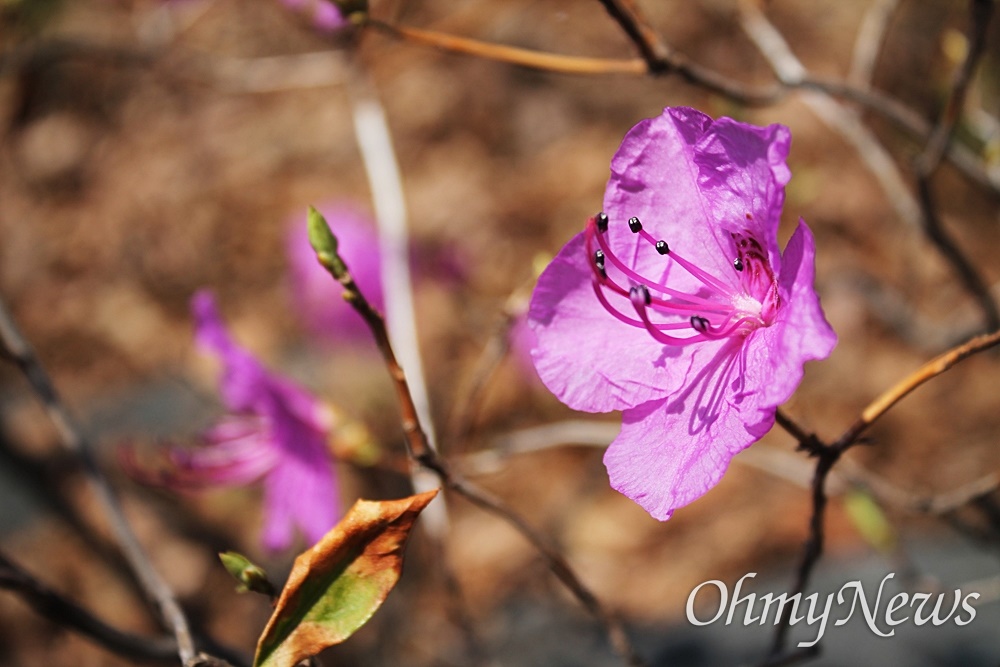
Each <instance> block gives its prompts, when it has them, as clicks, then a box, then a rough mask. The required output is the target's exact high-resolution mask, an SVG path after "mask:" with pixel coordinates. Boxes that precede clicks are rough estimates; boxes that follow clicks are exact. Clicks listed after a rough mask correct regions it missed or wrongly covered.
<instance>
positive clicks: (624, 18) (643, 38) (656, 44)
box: [600, 0, 673, 74]
mask: <svg viewBox="0 0 1000 667" xmlns="http://www.w3.org/2000/svg"><path fill="white" fill-rule="evenodd" d="M600 2H601V4H602V5H604V8H605V9H606V10H608V14H610V15H611V18H613V19H614V20H615V21H617V22H618V25H620V26H621V27H622V30H624V31H625V34H626V35H628V37H629V39H631V40H632V41H633V42H634V43H635V45H636V47H637V48H638V49H639V53H641V54H642V59H643V60H645V61H646V65H647V67H648V68H649V72H650V73H652V74H662V73H664V72H666V71H668V70H669V69H671V68H672V67H673V64H672V63H671V55H672V53H671V49H670V47H669V46H667V43H666V42H664V41H663V38H662V37H660V35H659V33H657V32H656V29H655V28H653V26H652V24H651V23H650V22H649V19H647V18H646V16H645V15H644V14H643V13H642V10H641V9H639V5H637V4H636V2H635V0H600Z"/></svg>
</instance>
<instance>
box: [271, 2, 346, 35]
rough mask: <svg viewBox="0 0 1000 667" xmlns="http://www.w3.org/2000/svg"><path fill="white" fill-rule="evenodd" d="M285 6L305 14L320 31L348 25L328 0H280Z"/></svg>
mask: <svg viewBox="0 0 1000 667" xmlns="http://www.w3.org/2000/svg"><path fill="white" fill-rule="evenodd" d="M280 2H281V4H282V5H284V6H285V7H286V8H288V9H290V10H292V11H293V12H297V13H299V14H303V15H305V16H306V17H307V18H308V19H309V20H310V22H311V23H312V24H313V27H315V28H316V29H317V30H319V31H320V32H335V31H337V30H340V29H341V28H344V27H346V26H348V25H350V21H349V20H348V19H347V17H345V16H344V14H343V13H342V12H341V11H340V8H339V7H338V6H337V5H336V4H334V3H333V2H330V0H280Z"/></svg>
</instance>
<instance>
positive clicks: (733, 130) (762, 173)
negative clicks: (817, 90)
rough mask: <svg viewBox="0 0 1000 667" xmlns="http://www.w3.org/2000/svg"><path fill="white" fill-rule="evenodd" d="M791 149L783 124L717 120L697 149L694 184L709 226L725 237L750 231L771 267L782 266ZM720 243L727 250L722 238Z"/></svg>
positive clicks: (702, 138) (788, 134)
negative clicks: (783, 217)
mask: <svg viewBox="0 0 1000 667" xmlns="http://www.w3.org/2000/svg"><path fill="white" fill-rule="evenodd" d="M790 145H791V134H790V133H789V131H788V128H787V127H785V126H783V125H769V126H768V127H757V126H755V125H748V124H747V123H740V122H738V121H735V120H733V119H732V118H720V119H719V120H717V121H716V122H715V123H713V124H712V125H711V126H710V127H709V128H708V129H707V131H706V132H705V134H704V136H703V137H701V139H700V140H699V141H698V145H697V147H696V150H695V157H694V161H695V164H697V165H698V185H699V186H700V187H701V189H702V196H703V197H704V198H705V200H706V202H707V207H708V210H709V212H710V215H711V219H712V220H713V221H714V225H713V226H714V227H715V228H716V229H717V230H719V231H721V232H725V233H729V232H732V233H736V234H746V233H748V232H749V234H750V235H752V236H753V237H754V238H755V239H757V240H758V241H759V242H761V243H763V244H765V247H766V249H767V251H768V262H769V263H770V265H771V266H772V267H777V266H779V262H780V255H779V253H778V223H779V222H780V221H781V207H782V206H783V205H784V203H785V185H786V184H787V183H788V180H789V179H790V178H791V172H790V171H789V170H788V165H787V164H786V163H785V158H786V157H787V156H788V149H789V146H790ZM720 242H721V243H723V245H724V247H725V242H726V239H725V236H724V235H722V236H721V237H720ZM727 261H728V262H731V261H732V258H731V257H728V256H727ZM727 269H728V266H727Z"/></svg>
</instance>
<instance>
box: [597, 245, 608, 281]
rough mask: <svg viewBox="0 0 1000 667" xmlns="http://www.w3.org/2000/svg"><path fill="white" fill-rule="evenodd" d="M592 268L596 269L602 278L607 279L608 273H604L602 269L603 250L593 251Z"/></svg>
mask: <svg viewBox="0 0 1000 667" xmlns="http://www.w3.org/2000/svg"><path fill="white" fill-rule="evenodd" d="M594 266H596V267H597V270H598V271H599V272H600V274H601V277H602V278H607V277H608V272H607V271H605V269H604V251H603V250H595V251H594Z"/></svg>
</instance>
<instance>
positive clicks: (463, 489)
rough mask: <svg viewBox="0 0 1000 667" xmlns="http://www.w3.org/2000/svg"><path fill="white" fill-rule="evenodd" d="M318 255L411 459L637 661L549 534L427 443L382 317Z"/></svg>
mask: <svg viewBox="0 0 1000 667" xmlns="http://www.w3.org/2000/svg"><path fill="white" fill-rule="evenodd" d="M318 259H319V261H320V263H321V264H323V266H325V267H326V268H327V269H328V270H329V271H330V273H331V275H333V277H334V278H335V279H336V280H337V281H338V282H340V284H341V285H342V286H343V287H344V290H345V292H344V299H345V300H346V301H347V302H348V303H349V304H350V305H351V306H352V307H353V308H354V309H355V310H356V311H357V312H358V314H360V315H361V317H362V318H364V320H365V322H366V323H367V324H368V328H369V329H370V330H371V332H372V336H373V338H374V339H375V344H376V346H377V347H378V349H379V351H380V352H381V353H382V358H383V360H384V361H385V365H386V369H387V370H388V372H389V377H390V378H391V379H392V381H393V386H394V387H395V390H396V397H397V399H398V400H399V406H400V413H401V416H400V421H401V423H402V426H403V433H404V435H405V439H406V445H407V451H408V453H409V454H410V456H411V457H412V458H413V460H414V461H416V462H417V463H419V464H420V465H421V466H423V467H424V468H426V469H427V470H430V471H432V472H433V473H434V474H435V475H437V477H438V479H439V480H440V481H441V484H443V485H444V486H445V487H446V488H448V489H451V490H453V491H455V492H456V493H458V494H460V495H461V496H463V497H464V498H465V499H466V500H468V501H469V502H471V503H473V504H474V505H476V506H478V507H480V508H481V509H483V510H486V511H487V512H489V513H491V514H493V515H495V516H497V517H499V518H501V519H503V520H504V521H505V522H507V523H508V524H509V525H511V526H512V527H513V528H515V529H516V530H517V531H518V532H519V533H520V534H521V535H522V536H523V537H524V538H525V539H526V540H528V542H530V543H531V544H532V545H533V546H534V547H535V548H536V550H537V551H538V552H539V554H541V556H542V558H543V559H544V560H545V562H546V564H547V566H548V567H549V569H550V570H551V571H552V573H553V574H554V575H555V576H556V577H557V578H558V579H559V580H560V581H561V582H562V583H563V584H564V585H565V586H566V587H567V588H568V589H569V591H570V592H571V593H573V595H574V596H575V597H576V598H577V599H578V600H579V601H580V603H581V604H583V606H584V607H585V608H586V609H587V610H588V611H590V613H591V614H593V615H594V617H595V618H597V620H598V621H599V622H600V623H601V624H602V625H603V626H604V629H605V632H606V633H607V636H608V640H609V643H610V644H611V646H612V647H613V648H614V649H615V651H617V652H618V654H619V655H620V656H621V657H622V658H623V659H624V660H625V661H626V663H627V664H629V665H632V666H636V667H638V666H641V665H643V664H644V663H643V661H642V659H641V658H640V657H639V655H638V654H637V653H636V652H635V649H634V648H633V646H632V644H631V641H630V640H629V638H628V635H627V634H626V632H625V630H624V628H623V627H622V625H621V623H620V622H619V621H618V619H617V618H615V617H614V616H613V615H612V614H611V613H609V612H608V611H607V610H606V609H604V607H603V605H602V604H601V603H600V601H599V600H598V599H597V597H596V596H595V595H594V594H593V593H592V592H591V591H590V589H589V588H587V587H586V586H585V585H584V583H583V582H582V581H581V580H580V578H579V576H577V574H576V573H575V572H574V571H573V569H572V567H570V565H569V563H568V562H567V561H566V559H565V558H564V557H563V556H562V554H561V553H559V551H558V550H557V549H556V548H555V547H554V546H552V545H551V543H550V542H549V540H548V539H547V538H546V537H545V536H543V535H542V534H541V533H540V532H538V531H537V530H535V529H534V528H533V527H532V526H531V525H530V524H528V522H527V521H525V520H524V519H523V518H521V516H520V515H518V514H517V513H516V512H514V510H513V509H511V508H510V507H509V506H507V504H506V503H504V502H503V501H502V500H500V499H499V498H497V497H495V496H493V495H492V494H490V493H489V492H487V491H485V490H483V489H480V488H479V487H477V486H476V485H474V484H472V483H471V482H469V481H467V480H465V479H464V478H463V477H462V476H461V475H459V474H458V473H456V472H454V471H453V470H451V468H450V467H449V466H448V464H447V463H446V461H445V460H444V459H442V458H441V457H440V456H439V455H438V453H437V452H436V451H435V450H434V449H433V448H431V447H430V445H429V443H428V440H427V435H426V433H425V431H424V429H423V426H422V424H421V419H420V416H419V415H418V413H417V410H416V405H415V403H414V400H413V396H412V395H411V392H410V387H409V383H408V382H407V379H406V374H405V373H404V372H403V369H402V367H401V366H400V365H399V362H398V361H397V359H396V354H395V352H394V351H393V347H392V343H391V342H390V340H389V334H388V332H387V330H386V325H385V320H384V319H383V317H382V315H381V314H380V313H379V312H378V311H377V310H376V309H375V308H374V307H373V306H372V305H371V304H370V303H369V302H368V299H366V298H365V296H364V294H363V293H362V292H361V290H360V289H359V288H358V286H357V284H356V283H355V282H354V279H353V278H352V277H351V274H350V270H349V267H347V266H346V265H345V264H344V262H343V260H342V259H341V258H339V257H336V256H329V255H325V254H323V253H319V254H318Z"/></svg>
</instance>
